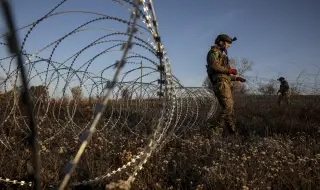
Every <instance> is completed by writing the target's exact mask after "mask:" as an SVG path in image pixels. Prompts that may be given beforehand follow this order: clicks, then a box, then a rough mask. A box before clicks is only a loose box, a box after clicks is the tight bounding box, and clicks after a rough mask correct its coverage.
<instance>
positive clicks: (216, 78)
mask: <svg viewBox="0 0 320 190" xmlns="http://www.w3.org/2000/svg"><path fill="white" fill-rule="evenodd" d="M235 40H236V38H233V39H232V38H231V37H229V36H228V35H226V34H220V35H218V36H217V38H216V40H215V45H214V46H211V49H210V50H209V52H208V54H207V65H206V67H207V74H208V77H209V79H210V81H211V83H212V86H213V91H214V93H215V96H216V97H217V99H218V101H219V104H220V106H221V116H220V119H219V121H218V126H217V129H218V131H221V132H222V130H223V128H224V126H225V125H226V126H227V129H228V132H229V134H235V133H236V126H235V123H236V119H235V117H234V110H233V109H234V108H233V105H234V100H233V97H232V93H231V88H230V83H231V81H240V82H246V80H245V79H244V78H242V77H237V76H235V75H237V74H238V71H237V70H236V69H232V68H231V67H230V64H229V59H228V52H227V49H228V48H229V47H230V45H231V43H232V42H233V41H235ZM223 52H225V54H223Z"/></svg>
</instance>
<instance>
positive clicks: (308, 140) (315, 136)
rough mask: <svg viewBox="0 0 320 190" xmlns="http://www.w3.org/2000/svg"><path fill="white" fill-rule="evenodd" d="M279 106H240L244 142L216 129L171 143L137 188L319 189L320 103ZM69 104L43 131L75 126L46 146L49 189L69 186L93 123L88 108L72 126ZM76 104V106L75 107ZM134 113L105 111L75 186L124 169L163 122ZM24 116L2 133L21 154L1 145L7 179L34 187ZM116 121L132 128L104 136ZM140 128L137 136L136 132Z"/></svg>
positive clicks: (255, 102) (261, 101)
mask: <svg viewBox="0 0 320 190" xmlns="http://www.w3.org/2000/svg"><path fill="white" fill-rule="evenodd" d="M276 98H277V97H257V96H250V97H238V98H237V99H236V118H237V121H238V123H237V126H238V128H239V131H240V134H241V135H240V136H239V137H229V136H226V137H217V136H215V135H214V133H213V129H212V128H210V127H209V126H211V124H210V123H208V125H207V126H201V127H199V128H196V129H194V130H192V131H190V132H189V133H186V134H184V136H183V137H181V138H176V137H170V139H169V141H168V143H167V144H166V145H165V146H164V147H163V148H162V149H161V150H160V151H158V152H156V153H154V154H153V155H152V156H151V159H150V160H149V162H147V164H146V165H145V167H144V169H143V170H142V171H141V172H140V173H138V176H137V179H136V181H135V182H134V184H132V186H131V188H132V189H317V188H318V186H320V169H319V164H320V146H319V143H318V140H319V130H320V117H319V116H320V106H319V100H320V97H308V96H297V97H293V99H292V105H291V106H290V107H287V106H280V107H279V106H278V105H277V104H276ZM0 103H1V102H0ZM9 104H10V101H6V102H3V101H2V103H1V105H2V108H1V110H2V112H1V113H2V114H3V115H2V116H1V119H2V118H5V114H8V111H3V110H5V109H4V108H5V107H7V106H8V105H9ZM66 104H67V103H66V102H64V103H61V105H62V106H58V105H60V103H57V104H56V106H52V107H51V108H50V109H51V112H50V113H49V114H48V117H47V118H46V119H45V120H43V122H42V123H41V126H40V127H41V128H42V129H41V130H40V131H41V133H40V137H41V138H42V139H45V138H48V137H52V136H54V135H55V134H56V133H58V132H59V131H60V130H61V128H63V127H64V126H68V130H65V131H63V133H61V134H59V135H57V136H56V137H55V138H54V139H53V140H52V141H49V142H48V143H47V144H44V145H42V146H41V149H42V154H41V159H42V170H41V178H42V182H43V186H44V188H48V185H49V184H54V183H55V182H56V181H58V180H60V179H61V178H62V176H63V173H62V167H63V166H64V165H65V164H66V163H67V162H68V161H69V160H70V159H71V156H72V154H73V153H74V151H75V150H77V148H78V146H79V139H78V138H77V135H76V134H78V133H79V132H80V131H81V130H80V129H81V127H83V126H84V123H85V121H88V120H90V118H91V116H92V105H91V104H90V103H89V102H81V103H80V104H79V105H78V107H77V109H76V112H75V116H74V120H73V122H71V123H70V121H69V120H68V118H67V117H66V115H67V109H66ZM73 104H74V103H70V107H72V105H73ZM114 106H115V107H116V103H114ZM60 107H61V108H60ZM145 107H146V106H144V108H145ZM135 110H137V109H136V108H134V107H131V108H130V110H128V109H127V110H125V111H124V110H122V112H121V113H120V112H118V113H117V112H116V111H115V110H113V114H111V112H112V110H111V109H108V110H107V111H106V116H105V117H104V119H103V121H101V123H100V126H99V127H98V129H99V130H98V132H97V133H95V135H94V138H93V140H92V141H91V142H90V145H89V147H88V149H87V151H86V152H85V153H84V155H83V157H82V159H81V161H80V164H79V166H78V167H77V169H76V171H75V172H74V175H73V176H72V181H71V183H73V182H77V181H82V180H88V179H93V178H95V177H99V176H102V175H105V174H106V173H108V172H111V171H112V170H114V169H117V168H118V167H121V166H122V165H123V164H125V163H127V162H128V161H130V159H131V158H132V155H135V154H137V153H138V152H139V151H140V150H141V147H143V146H145V145H146V143H147V139H148V135H150V127H149V126H150V122H152V118H155V119H157V115H156V113H152V112H151V113H149V115H148V114H144V116H143V117H144V120H146V121H145V122H144V123H139V119H137V118H142V116H141V114H140V115H139V112H134V111H135ZM22 112H23V110H22ZM126 112H129V113H130V114H133V113H134V114H135V115H134V117H132V116H131V117H129V116H130V114H129V113H127V114H124V113H126ZM149 112H150V111H149ZM39 113H42V112H41V111H39ZM52 113H55V114H52ZM119 114H122V115H120V116H119ZM18 115H19V114H17V115H16V116H15V117H14V116H10V118H11V119H10V120H8V121H7V122H6V123H5V124H4V125H3V126H2V130H1V136H2V137H3V138H4V137H6V138H8V141H9V142H10V143H11V144H12V149H13V150H14V151H13V150H10V149H7V148H5V147H4V146H3V145H2V144H1V143H0V147H1V150H2V152H1V154H0V168H1V170H0V176H2V177H8V178H11V179H19V180H28V172H30V171H28V168H30V162H29V161H30V151H29V149H28V148H27V142H26V140H25V139H24V138H25V133H23V132H22V129H26V126H27V124H24V123H23V119H21V115H19V117H18ZM22 115H23V114H22ZM40 115H41V114H40ZM53 115H54V116H53ZM109 117H111V118H112V120H113V121H115V120H116V119H117V118H121V119H122V120H125V121H122V122H121V124H119V125H116V126H114V127H112V124H110V123H109V124H108V126H107V127H104V128H103V124H104V123H105V122H106V121H107V118H109ZM146 118H147V119H146ZM1 121H2V122H3V120H1ZM137 123H139V127H138V128H135V127H133V128H130V126H134V125H135V124H137ZM143 126H146V128H144V127H143ZM111 128H112V129H111ZM146 131H147V132H146ZM29 170H30V169H29ZM129 175H131V173H130V170H125V171H124V172H122V173H120V174H115V175H114V176H113V177H111V178H106V179H105V180H102V181H100V182H99V183H95V184H93V185H91V186H82V187H80V186H78V187H77V188H79V189H81V188H89V187H94V188H95V189H97V188H101V189H104V188H105V186H106V184H109V183H110V182H117V181H118V180H119V179H123V180H125V179H127V177H128V176H129ZM1 185H4V184H3V183H0V186H1ZM109 187H110V186H109Z"/></svg>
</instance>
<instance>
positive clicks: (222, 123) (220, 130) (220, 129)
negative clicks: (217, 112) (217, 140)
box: [214, 119, 225, 136]
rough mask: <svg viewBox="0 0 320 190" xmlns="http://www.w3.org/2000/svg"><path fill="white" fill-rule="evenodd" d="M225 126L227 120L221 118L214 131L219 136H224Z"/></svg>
mask: <svg viewBox="0 0 320 190" xmlns="http://www.w3.org/2000/svg"><path fill="white" fill-rule="evenodd" d="M224 126H225V121H224V120H223V119H220V120H219V122H218V124H217V125H216V127H215V130H214V133H215V134H216V135H217V136H222V133H223V128H224Z"/></svg>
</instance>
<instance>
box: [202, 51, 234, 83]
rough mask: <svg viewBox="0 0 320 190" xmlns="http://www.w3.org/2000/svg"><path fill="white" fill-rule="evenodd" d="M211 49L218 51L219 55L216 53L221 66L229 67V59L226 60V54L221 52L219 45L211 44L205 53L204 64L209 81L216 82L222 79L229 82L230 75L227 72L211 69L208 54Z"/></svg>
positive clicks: (210, 52)
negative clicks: (205, 63) (205, 62)
mask: <svg viewBox="0 0 320 190" xmlns="http://www.w3.org/2000/svg"><path fill="white" fill-rule="evenodd" d="M213 50H216V51H218V52H219V55H218V59H219V64H220V65H221V66H223V67H225V68H226V69H228V70H229V69H230V68H231V67H230V65H229V61H228V57H227V55H225V54H223V52H222V51H221V50H220V48H219V47H217V46H212V47H211V49H210V51H209V52H208V54H207V65H206V67H207V73H208V76H209V78H210V80H211V82H212V83H216V82H218V81H222V80H226V81H227V82H230V81H231V79H230V75H229V74H222V73H217V72H215V71H214V70H213V69H212V67H211V63H210V60H209V56H210V54H212V53H213Z"/></svg>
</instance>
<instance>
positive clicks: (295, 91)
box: [290, 84, 302, 96]
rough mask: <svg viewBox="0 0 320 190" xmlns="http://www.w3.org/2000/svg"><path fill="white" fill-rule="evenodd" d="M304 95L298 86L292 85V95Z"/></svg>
mask: <svg viewBox="0 0 320 190" xmlns="http://www.w3.org/2000/svg"><path fill="white" fill-rule="evenodd" d="M301 93H302V90H301V88H299V86H298V85H296V84H291V85H290V95H293V96H296V95H300V94H301Z"/></svg>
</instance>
